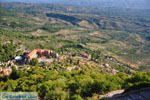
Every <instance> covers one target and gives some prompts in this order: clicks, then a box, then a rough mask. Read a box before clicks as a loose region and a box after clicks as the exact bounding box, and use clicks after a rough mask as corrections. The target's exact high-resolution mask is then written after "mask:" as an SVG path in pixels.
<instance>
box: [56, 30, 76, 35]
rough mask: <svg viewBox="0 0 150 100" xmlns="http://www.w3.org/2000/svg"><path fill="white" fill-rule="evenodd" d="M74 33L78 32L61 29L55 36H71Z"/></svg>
mask: <svg viewBox="0 0 150 100" xmlns="http://www.w3.org/2000/svg"><path fill="white" fill-rule="evenodd" d="M76 32H78V31H74V30H66V29H62V30H60V31H58V32H56V33H55V34H72V33H76Z"/></svg>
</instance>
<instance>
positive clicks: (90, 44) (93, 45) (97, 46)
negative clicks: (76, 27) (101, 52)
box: [86, 43, 105, 50]
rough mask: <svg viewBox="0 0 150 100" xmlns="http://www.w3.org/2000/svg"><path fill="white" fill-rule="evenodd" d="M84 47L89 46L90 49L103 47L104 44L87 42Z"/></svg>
mask: <svg viewBox="0 0 150 100" xmlns="http://www.w3.org/2000/svg"><path fill="white" fill-rule="evenodd" d="M86 47H87V48H90V49H91V50H98V49H105V46H103V45H100V44H97V43H87V44H86Z"/></svg>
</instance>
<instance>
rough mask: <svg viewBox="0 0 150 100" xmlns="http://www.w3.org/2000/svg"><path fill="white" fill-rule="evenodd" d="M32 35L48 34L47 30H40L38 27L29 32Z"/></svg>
mask: <svg viewBox="0 0 150 100" xmlns="http://www.w3.org/2000/svg"><path fill="white" fill-rule="evenodd" d="M31 34H32V35H33V36H43V35H46V34H48V32H46V31H44V30H42V29H38V30H37V31H34V32H32V33H31Z"/></svg>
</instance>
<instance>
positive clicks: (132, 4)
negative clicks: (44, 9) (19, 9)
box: [0, 0, 150, 8]
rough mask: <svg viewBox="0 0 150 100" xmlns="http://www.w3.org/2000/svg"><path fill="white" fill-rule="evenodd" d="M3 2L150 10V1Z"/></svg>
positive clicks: (42, 0) (12, 0)
mask: <svg viewBox="0 0 150 100" xmlns="http://www.w3.org/2000/svg"><path fill="white" fill-rule="evenodd" d="M0 1H1V2H26V3H56V4H71V5H85V6H100V7H101V6H102V7H121V8H150V0H0Z"/></svg>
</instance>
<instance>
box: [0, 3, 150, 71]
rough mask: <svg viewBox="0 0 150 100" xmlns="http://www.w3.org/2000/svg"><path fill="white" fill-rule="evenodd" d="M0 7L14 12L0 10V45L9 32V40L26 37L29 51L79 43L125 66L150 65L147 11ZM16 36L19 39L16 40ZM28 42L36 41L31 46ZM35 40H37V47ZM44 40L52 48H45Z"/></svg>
mask: <svg viewBox="0 0 150 100" xmlns="http://www.w3.org/2000/svg"><path fill="white" fill-rule="evenodd" d="M0 7H1V8H5V9H9V10H17V12H16V11H11V12H10V11H9V12H8V11H5V10H3V9H1V11H0V13H1V15H3V16H1V23H0V25H1V34H2V32H6V33H5V34H4V35H2V37H1V38H2V39H1V41H2V40H5V41H6V40H10V38H8V37H9V35H6V34H9V33H10V32H11V31H10V30H12V31H13V32H14V34H15V36H13V33H11V34H10V35H11V39H13V38H14V40H16V41H20V40H21V41H22V40H24V39H23V38H24V37H26V40H24V42H23V44H26V46H27V47H29V48H33V47H34V48H36V47H39V46H42V47H43V48H54V44H57V45H58V48H60V47H63V46H65V45H68V44H70V43H81V44H84V45H85V47H86V48H89V49H94V50H95V49H102V50H104V51H105V53H109V54H110V55H111V56H113V57H115V58H117V59H118V60H120V61H123V62H124V63H128V64H130V65H133V66H136V67H137V66H142V67H140V69H141V70H143V69H148V66H149V64H150V62H149V59H150V58H149V57H150V56H149V45H150V44H149V40H150V39H149V37H150V34H149V33H150V29H149V27H150V24H149V22H150V19H149V16H150V14H149V13H147V12H148V11H147V10H143V11H142V10H128V11H127V10H116V12H115V13H113V12H112V13H110V12H111V11H113V10H112V9H107V8H106V9H104V8H103V9H100V10H101V11H102V12H101V13H100V12H96V11H95V12H93V11H94V8H91V9H89V10H86V7H81V8H82V9H81V10H79V8H76V7H75V6H68V7H67V8H66V7H65V6H64V5H48V4H46V5H40V4H24V3H4V4H3V3H1V6H0ZM20 7H21V8H22V9H19V8H20ZM39 8H40V9H39ZM95 9H96V8H95ZM55 11H59V12H58V13H55ZM84 11H85V12H84ZM83 12H84V13H83ZM15 13H16V14H15ZM146 13H147V14H146ZM110 15H111V16H110ZM125 15H128V17H127V16H125ZM22 18H24V19H23V20H22ZM8 29H9V31H7V30H8ZM18 32H21V33H18ZM26 33H27V34H26ZM41 33H42V34H41ZM49 33H53V34H49ZM16 34H17V35H16ZM5 35H6V36H5ZM17 36H18V37H19V38H17V39H16V37H17ZM52 37H53V38H52ZM54 37H55V42H53V41H54ZM61 37H63V38H61ZM30 38H35V42H34V40H33V44H32V45H31V44H30V42H29V41H30ZM28 39H29V40H28ZM37 40H40V41H39V42H38V44H37V42H36V41H37ZM43 40H46V41H47V42H50V44H51V45H49V46H48V45H46V43H47V42H45V41H43ZM55 49H56V47H55Z"/></svg>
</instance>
